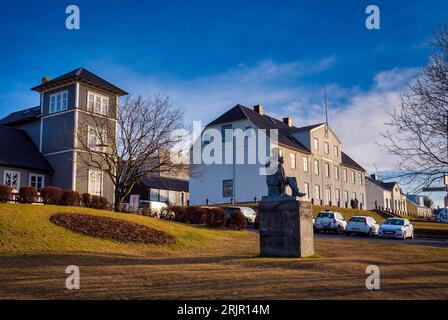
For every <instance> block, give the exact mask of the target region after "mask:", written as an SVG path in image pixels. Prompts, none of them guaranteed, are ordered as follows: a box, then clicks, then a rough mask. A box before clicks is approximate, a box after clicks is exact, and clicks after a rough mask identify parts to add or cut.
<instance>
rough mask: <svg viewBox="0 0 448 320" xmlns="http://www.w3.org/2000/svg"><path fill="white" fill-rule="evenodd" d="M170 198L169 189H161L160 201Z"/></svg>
mask: <svg viewBox="0 0 448 320" xmlns="http://www.w3.org/2000/svg"><path fill="white" fill-rule="evenodd" d="M167 200H168V190H162V189H160V202H166V201H167Z"/></svg>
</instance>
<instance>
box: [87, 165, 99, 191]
mask: <svg viewBox="0 0 448 320" xmlns="http://www.w3.org/2000/svg"><path fill="white" fill-rule="evenodd" d="M88 192H89V193H90V194H93V195H97V196H101V195H102V194H103V172H102V171H101V170H95V169H90V170H89V185H88Z"/></svg>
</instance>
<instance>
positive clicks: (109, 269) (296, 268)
mask: <svg viewBox="0 0 448 320" xmlns="http://www.w3.org/2000/svg"><path fill="white" fill-rule="evenodd" d="M58 212H68V213H73V212H78V213H88V214H93V215H103V216H109V217H115V218H120V219H123V220H126V221H132V222H136V223H140V224H142V225H146V226H148V227H151V228H154V229H157V230H161V231H165V232H167V233H169V234H171V235H173V236H175V237H176V238H177V243H176V244H175V245H164V246H155V245H145V244H126V243H118V242H114V241H111V240H104V239H98V238H92V237H88V236H84V235H81V234H77V233H74V232H72V231H69V230H66V229H64V228H62V227H59V226H56V225H53V224H52V223H51V222H50V221H49V220H48V218H49V216H50V215H51V214H53V213H58ZM258 240H259V239H258V234H257V233H256V232H253V231H229V230H213V229H208V228H205V227H200V226H190V225H184V224H179V223H174V222H168V221H160V220H157V219H153V218H147V217H141V216H134V215H126V214H118V213H111V212H105V211H98V210H91V209H82V208H68V207H57V206H45V207H44V206H33V205H5V204H0V298H2V299H19V298H20V299H55V298H59V299H180V298H186V299H201V298H202V299H433V298H437V299H448V290H446V288H447V287H448V248H437V247H423V246H412V245H403V244H402V243H401V242H400V241H397V242H396V244H395V243H392V244H389V242H388V243H387V244H386V243H384V242H381V241H380V240H375V241H359V240H358V241H356V240H349V239H334V238H316V239H315V247H316V255H315V256H314V257H310V258H306V259H273V258H260V257H259V256H258V252H259V251H258V249H259V247H258ZM72 264H74V265H77V266H79V267H80V271H81V290H79V291H76V290H75V291H69V290H66V289H65V279H66V276H67V275H66V274H65V268H66V267H67V266H68V265H72ZM371 264H375V265H378V266H379V267H380V271H381V290H376V291H371V290H367V289H366V288H365V279H366V277H367V275H366V274H365V269H366V267H367V266H368V265H371Z"/></svg>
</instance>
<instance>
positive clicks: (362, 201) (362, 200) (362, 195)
mask: <svg viewBox="0 0 448 320" xmlns="http://www.w3.org/2000/svg"><path fill="white" fill-rule="evenodd" d="M360 196H361V204H362V205H363V206H364V194H363V193H361V194H360Z"/></svg>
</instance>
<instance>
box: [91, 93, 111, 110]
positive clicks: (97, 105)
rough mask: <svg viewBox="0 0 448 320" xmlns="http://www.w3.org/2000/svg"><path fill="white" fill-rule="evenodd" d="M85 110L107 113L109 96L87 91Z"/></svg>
mask: <svg viewBox="0 0 448 320" xmlns="http://www.w3.org/2000/svg"><path fill="white" fill-rule="evenodd" d="M87 110H88V111H91V112H95V113H99V114H103V115H108V114H109V97H106V96H102V95H99V94H96V93H93V92H89V93H88V98H87Z"/></svg>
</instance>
